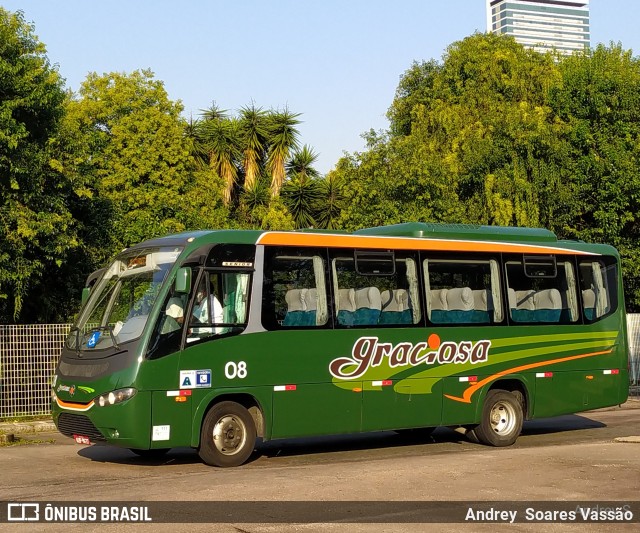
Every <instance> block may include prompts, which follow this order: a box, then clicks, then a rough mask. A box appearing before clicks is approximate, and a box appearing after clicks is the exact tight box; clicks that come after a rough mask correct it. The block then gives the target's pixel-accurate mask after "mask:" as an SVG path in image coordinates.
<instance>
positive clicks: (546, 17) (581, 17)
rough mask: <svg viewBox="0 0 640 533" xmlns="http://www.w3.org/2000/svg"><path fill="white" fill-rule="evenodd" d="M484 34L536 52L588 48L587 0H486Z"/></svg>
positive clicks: (566, 51)
mask: <svg viewBox="0 0 640 533" xmlns="http://www.w3.org/2000/svg"><path fill="white" fill-rule="evenodd" d="M486 2H487V31H490V32H493V33H499V34H500V33H506V34H507V35H511V36H513V37H514V38H515V40H516V41H517V42H519V43H520V44H522V45H523V46H526V47H527V48H533V49H534V50H537V51H539V52H546V51H548V50H553V49H555V50H557V51H558V52H560V53H562V54H571V53H572V52H575V51H578V50H584V49H585V48H587V47H589V41H590V37H589V0H582V1H580V2H578V1H570V0H486Z"/></svg>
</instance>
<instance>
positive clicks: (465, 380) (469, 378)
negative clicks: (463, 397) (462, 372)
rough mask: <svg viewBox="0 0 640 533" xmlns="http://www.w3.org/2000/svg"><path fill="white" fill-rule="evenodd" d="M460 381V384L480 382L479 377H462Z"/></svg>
mask: <svg viewBox="0 0 640 533" xmlns="http://www.w3.org/2000/svg"><path fill="white" fill-rule="evenodd" d="M458 381H459V382H460V383H468V382H470V381H478V376H462V377H461V378H458Z"/></svg>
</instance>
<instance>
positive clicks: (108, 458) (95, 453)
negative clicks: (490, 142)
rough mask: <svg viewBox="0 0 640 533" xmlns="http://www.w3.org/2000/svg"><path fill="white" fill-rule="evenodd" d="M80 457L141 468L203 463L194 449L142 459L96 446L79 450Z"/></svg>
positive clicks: (106, 447) (109, 447)
mask: <svg viewBox="0 0 640 533" xmlns="http://www.w3.org/2000/svg"><path fill="white" fill-rule="evenodd" d="M78 455H79V456H80V457H84V458H85V459H89V460H91V461H94V462H98V463H113V464H124V465H131V466H133V465H139V466H154V465H155V466H160V465H169V464H185V465H187V464H194V463H201V462H202V460H201V459H200V457H199V456H198V452H197V451H196V450H194V449H193V448H172V449H171V450H169V451H168V452H167V453H166V454H164V455H162V456H159V457H141V456H139V455H137V454H135V453H134V452H132V451H130V450H127V449H125V448H117V447H114V446H103V445H100V444H94V445H93V446H87V447H86V448H82V449H81V450H78Z"/></svg>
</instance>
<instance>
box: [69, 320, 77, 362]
mask: <svg viewBox="0 0 640 533" xmlns="http://www.w3.org/2000/svg"><path fill="white" fill-rule="evenodd" d="M74 331H75V332H76V344H75V346H74V348H75V349H76V355H77V356H80V328H79V327H78V326H73V327H72V328H71V329H70V330H69V335H71V334H72V333H73V332H74Z"/></svg>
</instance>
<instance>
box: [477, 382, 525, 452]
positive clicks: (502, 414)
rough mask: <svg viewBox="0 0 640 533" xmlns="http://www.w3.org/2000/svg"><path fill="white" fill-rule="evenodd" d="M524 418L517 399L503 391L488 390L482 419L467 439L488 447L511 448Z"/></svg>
mask: <svg viewBox="0 0 640 533" xmlns="http://www.w3.org/2000/svg"><path fill="white" fill-rule="evenodd" d="M523 420H524V416H523V413H522V404H521V403H520V402H519V401H518V398H517V397H516V396H515V395H514V394H512V393H510V392H508V391H505V390H500V389H494V390H490V391H489V393H488V394H487V397H486V398H485V400H484V405H483V406H482V418H481V419H480V424H478V425H477V426H476V427H475V428H473V430H472V431H471V432H470V435H469V438H470V440H472V441H474V440H477V441H478V442H480V443H482V444H487V445H489V446H511V445H512V444H513V443H514V442H515V441H516V439H517V438H518V436H519V435H520V432H521V431H522V423H523Z"/></svg>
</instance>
